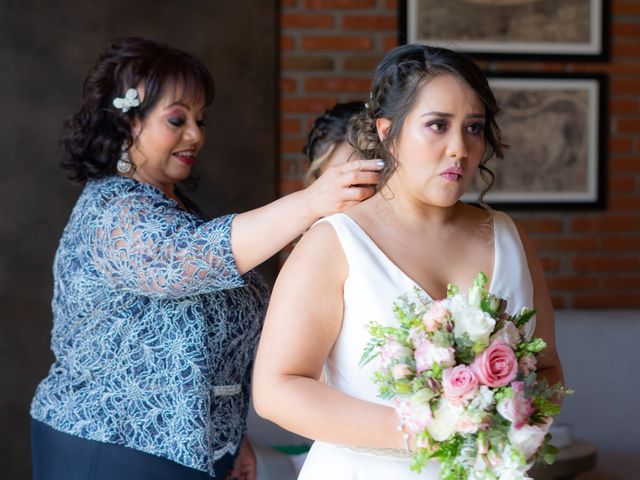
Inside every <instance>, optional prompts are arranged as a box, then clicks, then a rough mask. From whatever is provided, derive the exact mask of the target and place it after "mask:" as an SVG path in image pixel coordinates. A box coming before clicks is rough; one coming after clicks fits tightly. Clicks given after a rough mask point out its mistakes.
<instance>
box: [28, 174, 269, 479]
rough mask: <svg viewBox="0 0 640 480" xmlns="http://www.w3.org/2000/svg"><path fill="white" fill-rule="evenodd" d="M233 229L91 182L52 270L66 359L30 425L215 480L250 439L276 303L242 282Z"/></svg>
mask: <svg viewBox="0 0 640 480" xmlns="http://www.w3.org/2000/svg"><path fill="white" fill-rule="evenodd" d="M232 220H233V215H228V216H224V217H220V218H217V219H214V220H212V221H206V219H204V218H203V217H201V216H199V215H194V214H192V213H188V212H185V211H182V210H181V209H180V208H179V207H178V206H177V204H176V203H175V202H174V201H173V200H171V199H168V198H167V197H165V196H164V195H163V194H162V193H161V192H160V191H159V190H157V189H155V188H154V187H152V186H149V185H146V184H141V183H138V182H136V181H133V180H130V179H127V178H123V177H116V176H114V177H108V178H104V179H101V180H95V181H91V182H89V183H88V184H87V185H86V187H85V189H84V191H83V193H82V195H81V196H80V198H79V199H78V202H77V204H76V207H75V208H74V210H73V212H72V214H71V218H70V220H69V223H68V224H67V226H66V228H65V230H64V233H63V236H62V238H61V241H60V245H59V247H58V251H57V253H56V257H55V261H54V297H53V302H52V309H53V330H52V341H51V345H52V350H53V352H54V354H55V357H56V361H55V363H54V364H53V365H52V367H51V369H50V372H49V375H48V376H47V378H45V379H44V380H43V381H42V382H41V383H40V385H39V386H38V389H37V391H36V395H35V398H34V400H33V403H32V406H31V415H32V416H33V418H35V419H36V420H39V421H42V422H44V423H47V424H48V425H50V426H52V427H53V428H55V429H57V430H60V431H63V432H67V433H70V434H73V435H77V436H80V437H83V438H87V439H91V440H98V441H102V442H109V443H116V444H120V445H125V446H127V447H130V448H135V449H138V450H141V451H144V452H147V453H151V454H154V455H158V456H162V457H165V458H168V459H170V460H173V461H176V462H178V463H181V464H183V465H186V466H189V467H192V468H196V469H198V470H201V471H208V472H209V474H210V475H213V463H214V462H215V460H216V459H219V458H220V457H222V456H223V455H224V454H225V453H234V452H235V451H236V449H237V448H238V446H239V444H240V440H241V438H242V435H243V434H244V431H245V419H246V414H247V410H248V405H249V398H250V376H251V365H252V360H253V355H254V350H255V347H256V344H257V340H258V336H259V333H260V328H261V323H262V318H263V316H264V311H265V308H266V301H267V297H268V291H267V288H266V286H265V285H264V283H263V282H262V281H261V280H260V278H259V277H258V276H257V275H255V274H253V273H251V272H250V273H248V274H246V275H244V277H241V276H240V275H239V274H238V271H237V268H236V265H235V261H234V259H233V254H232V252H231V244H230V235H231V222H232ZM216 386H217V387H216ZM229 386H232V390H233V391H231V390H229V389H228V387H229ZM220 387H222V388H223V391H225V392H227V394H226V395H220V394H219V392H220V390H219V389H220ZM217 389H218V390H217ZM216 392H218V393H216Z"/></svg>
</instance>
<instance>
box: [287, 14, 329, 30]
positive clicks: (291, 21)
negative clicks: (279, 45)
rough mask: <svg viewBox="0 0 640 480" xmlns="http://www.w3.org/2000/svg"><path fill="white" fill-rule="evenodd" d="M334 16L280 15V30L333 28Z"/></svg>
mask: <svg viewBox="0 0 640 480" xmlns="http://www.w3.org/2000/svg"><path fill="white" fill-rule="evenodd" d="M333 25H334V17H333V15H317V14H304V13H285V14H283V15H280V28H332V27H333Z"/></svg>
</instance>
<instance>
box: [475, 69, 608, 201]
mask: <svg viewBox="0 0 640 480" xmlns="http://www.w3.org/2000/svg"><path fill="white" fill-rule="evenodd" d="M486 74H487V76H488V77H489V83H490V85H491V87H492V90H493V91H494V93H495V95H496V98H497V100H498V104H499V106H500V109H501V112H500V113H499V114H498V117H497V120H498V125H499V126H500V128H501V131H502V141H503V142H504V143H505V144H507V145H509V148H508V149H506V150H505V157H504V159H502V160H500V159H497V158H494V159H492V160H490V161H489V163H488V164H487V166H488V167H489V168H490V169H491V170H492V171H493V172H494V173H495V183H494V185H493V187H492V188H491V189H490V191H489V192H488V193H487V195H486V196H485V198H484V200H485V201H486V202H487V203H489V204H490V205H496V206H500V207H502V208H513V209H522V208H527V209H532V208H533V209H543V208H552V209H560V208H589V209H598V208H602V207H604V206H605V203H606V202H605V185H606V178H605V175H606V164H607V141H608V135H607V132H608V121H607V119H608V115H607V90H608V79H607V76H606V75H604V74H578V73H561V74H560V73H523V72H486ZM484 185H485V184H484V183H483V182H482V181H481V180H480V179H479V178H478V179H477V181H476V184H475V185H474V187H472V189H470V191H469V192H467V194H465V196H464V197H463V200H465V201H468V202H470V203H475V202H476V201H477V197H478V192H479V191H481V190H482V189H483V188H484Z"/></svg>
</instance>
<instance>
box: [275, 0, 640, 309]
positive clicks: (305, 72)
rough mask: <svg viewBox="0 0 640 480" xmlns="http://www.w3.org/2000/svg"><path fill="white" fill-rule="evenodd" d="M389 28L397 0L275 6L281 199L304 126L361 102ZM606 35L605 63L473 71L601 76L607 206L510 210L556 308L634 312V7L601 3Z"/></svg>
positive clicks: (637, 14)
mask: <svg viewBox="0 0 640 480" xmlns="http://www.w3.org/2000/svg"><path fill="white" fill-rule="evenodd" d="M397 28H398V27H397V0H281V2H280V79H279V88H280V114H279V119H280V141H279V161H280V193H281V194H282V195H284V194H287V193H290V192H292V191H295V190H297V189H299V188H302V177H303V175H304V172H305V170H306V168H307V162H306V159H305V158H304V157H303V155H302V154H301V153H300V152H301V149H302V146H303V144H304V138H305V135H306V133H307V131H308V130H309V127H310V125H311V122H312V121H313V119H314V118H315V117H316V116H317V115H319V114H321V113H322V112H324V110H325V109H327V108H330V107H331V106H333V104H335V103H336V102H343V101H349V100H364V99H366V97H367V95H368V90H369V85H370V80H371V75H372V71H373V69H374V67H375V65H376V64H377V63H378V61H379V60H380V59H381V58H382V56H383V54H384V52H385V51H386V50H388V49H389V48H392V47H394V46H396V45H397ZM611 35H612V38H611V50H612V54H611V59H610V61H609V62H606V63H563V62H550V63H539V62H533V63H532V62H492V63H490V64H487V63H485V64H484V65H483V66H484V67H488V68H490V69H495V70H510V71H518V70H519V71H566V72H588V73H594V72H601V73H607V74H608V75H609V95H608V98H609V107H608V108H609V115H610V119H609V124H610V132H609V152H608V164H607V179H608V185H607V208H606V209H605V210H598V211H580V212H576V211H573V212H572V211H556V210H552V211H539V212H521V211H511V212H510V214H511V215H512V216H513V217H514V218H516V219H518V220H519V221H520V222H521V223H522V224H523V225H524V226H525V228H526V229H527V231H528V232H529V235H530V236H531V237H532V239H533V240H534V242H535V243H536V245H537V248H538V251H539V255H540V257H541V258H542V261H543V264H544V267H545V271H546V273H547V282H548V285H549V288H550V289H551V293H552V298H553V301H554V304H555V305H556V307H559V308H639V307H640V1H638V0H611Z"/></svg>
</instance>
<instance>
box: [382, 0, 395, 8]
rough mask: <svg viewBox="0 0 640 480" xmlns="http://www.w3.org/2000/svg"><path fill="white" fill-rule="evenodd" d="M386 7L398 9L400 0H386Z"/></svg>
mask: <svg viewBox="0 0 640 480" xmlns="http://www.w3.org/2000/svg"><path fill="white" fill-rule="evenodd" d="M384 6H385V8H389V9H391V10H397V9H398V0H385V1H384Z"/></svg>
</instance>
